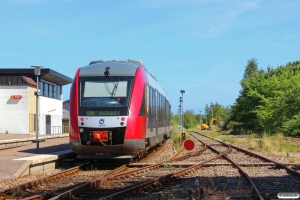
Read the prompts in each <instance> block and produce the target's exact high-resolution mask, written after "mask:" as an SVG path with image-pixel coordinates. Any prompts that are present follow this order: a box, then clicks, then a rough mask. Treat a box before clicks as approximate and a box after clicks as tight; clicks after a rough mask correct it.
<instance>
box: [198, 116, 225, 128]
mask: <svg viewBox="0 0 300 200" xmlns="http://www.w3.org/2000/svg"><path fill="white" fill-rule="evenodd" d="M214 121H218V123H219V125H218V126H220V125H221V124H220V117H218V118H212V119H211V120H210V122H209V126H208V125H207V124H201V130H202V129H211V127H212V125H213V122H214Z"/></svg>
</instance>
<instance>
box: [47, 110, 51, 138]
mask: <svg viewBox="0 0 300 200" xmlns="http://www.w3.org/2000/svg"><path fill="white" fill-rule="evenodd" d="M46 134H51V115H46Z"/></svg>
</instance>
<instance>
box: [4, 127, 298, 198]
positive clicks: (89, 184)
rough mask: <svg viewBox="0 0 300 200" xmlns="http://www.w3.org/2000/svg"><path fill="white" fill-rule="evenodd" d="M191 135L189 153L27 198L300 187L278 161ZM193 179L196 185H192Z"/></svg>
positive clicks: (261, 193) (247, 192) (226, 193)
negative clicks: (193, 142) (192, 146)
mask: <svg viewBox="0 0 300 200" xmlns="http://www.w3.org/2000/svg"><path fill="white" fill-rule="evenodd" d="M192 135H193V136H194V137H195V138H197V144H196V146H197V148H196V149H195V150H194V151H192V152H187V153H186V152H185V153H183V152H182V153H180V154H178V155H176V157H173V158H171V159H169V160H164V161H163V162H158V163H150V162H149V161H152V160H155V159H154V158H153V157H152V156H148V158H150V160H143V159H142V160H141V161H143V162H139V163H132V164H129V165H127V167H124V168H123V169H122V170H121V171H122V172H120V171H118V172H114V173H111V174H98V175H97V176H93V177H94V178H93V180H89V181H86V183H83V184H78V185H73V186H69V187H68V186H64V187H63V188H64V189H55V188H51V189H49V191H47V190H45V191H42V192H41V191H39V192H40V193H41V194H37V195H31V196H28V197H27V198H26V199H87V198H88V199H170V198H190V197H191V196H193V197H194V198H200V197H199V196H198V197H197V195H200V196H202V198H203V199H220V198H223V199H224V198H230V199H273V198H275V199H276V198H277V193H279V192H294V191H300V188H299V186H300V182H299V180H300V179H299V177H300V176H299V174H298V173H297V172H294V171H293V170H290V169H289V168H284V166H282V165H281V164H280V163H276V162H274V161H272V160H269V159H267V158H264V157H262V156H260V155H256V154H253V153H251V152H250V153H249V152H248V151H246V150H243V149H239V148H238V147H235V146H232V145H228V144H226V143H222V142H221V141H218V140H215V139H213V138H209V137H207V136H206V135H200V134H199V133H192ZM164 151H166V149H165V148H161V149H160V150H159V151H157V152H156V153H159V154H161V155H164V154H163V152H164ZM163 157H164V156H163ZM170 157H171V156H170ZM96 177H97V178H96ZM279 177H283V178H279ZM196 180H198V181H199V183H200V184H199V187H196V188H195V181H196ZM44 182H45V181H44ZM68 182H73V183H74V181H68ZM274 184H275V185H274ZM276 184H277V185H276ZM279 185H280V186H279ZM290 186H291V187H290ZM34 187H36V186H34ZM43 187H44V188H45V187H47V188H50V187H48V186H43ZM286 187H290V188H292V189H289V190H284V189H286ZM31 188H32V187H31ZM60 188H61V186H60ZM27 191H29V190H28V189H27V190H26V192H27ZM33 194H34V193H33ZM6 197H7V196H6Z"/></svg>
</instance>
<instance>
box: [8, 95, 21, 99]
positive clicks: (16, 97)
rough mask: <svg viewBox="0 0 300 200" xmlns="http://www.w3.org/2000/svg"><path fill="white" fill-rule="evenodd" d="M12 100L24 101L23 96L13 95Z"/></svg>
mask: <svg viewBox="0 0 300 200" xmlns="http://www.w3.org/2000/svg"><path fill="white" fill-rule="evenodd" d="M10 98H11V99H22V95H11V96H10Z"/></svg>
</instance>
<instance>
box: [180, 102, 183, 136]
mask: <svg viewBox="0 0 300 200" xmlns="http://www.w3.org/2000/svg"><path fill="white" fill-rule="evenodd" d="M179 102H180V105H179V108H180V129H181V132H182V129H183V127H182V97H179Z"/></svg>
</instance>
